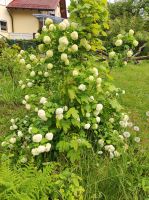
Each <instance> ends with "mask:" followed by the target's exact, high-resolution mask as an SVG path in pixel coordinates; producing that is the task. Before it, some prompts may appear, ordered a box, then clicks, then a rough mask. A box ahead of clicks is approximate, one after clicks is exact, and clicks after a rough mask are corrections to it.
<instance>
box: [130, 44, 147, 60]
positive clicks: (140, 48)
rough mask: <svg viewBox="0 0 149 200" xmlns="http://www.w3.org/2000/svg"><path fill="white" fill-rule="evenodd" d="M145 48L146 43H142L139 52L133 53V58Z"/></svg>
mask: <svg viewBox="0 0 149 200" xmlns="http://www.w3.org/2000/svg"><path fill="white" fill-rule="evenodd" d="M145 46H146V43H144V44H143V45H142V46H141V47H140V48H139V50H138V51H137V53H135V54H134V55H133V57H136V56H138V55H139V54H140V53H141V51H142V49H143V48H144V47H145Z"/></svg>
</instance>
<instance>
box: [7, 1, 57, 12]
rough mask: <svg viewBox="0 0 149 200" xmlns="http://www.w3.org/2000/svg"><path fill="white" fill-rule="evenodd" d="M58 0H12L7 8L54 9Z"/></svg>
mask: <svg viewBox="0 0 149 200" xmlns="http://www.w3.org/2000/svg"><path fill="white" fill-rule="evenodd" d="M59 1H60V0H13V1H12V2H10V3H9V4H8V5H7V8H22V9H33V10H55V9H56V7H57V5H58V3H59Z"/></svg>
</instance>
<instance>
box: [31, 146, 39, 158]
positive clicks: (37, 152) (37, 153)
mask: <svg viewBox="0 0 149 200" xmlns="http://www.w3.org/2000/svg"><path fill="white" fill-rule="evenodd" d="M31 153H32V155H33V156H38V155H39V151H38V148H34V149H32V150H31Z"/></svg>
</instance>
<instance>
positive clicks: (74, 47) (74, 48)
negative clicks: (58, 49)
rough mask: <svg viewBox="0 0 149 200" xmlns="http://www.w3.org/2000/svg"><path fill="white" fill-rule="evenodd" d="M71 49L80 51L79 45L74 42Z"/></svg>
mask: <svg viewBox="0 0 149 200" xmlns="http://www.w3.org/2000/svg"><path fill="white" fill-rule="evenodd" d="M71 51H72V52H76V51H78V45H76V44H73V45H72V47H71Z"/></svg>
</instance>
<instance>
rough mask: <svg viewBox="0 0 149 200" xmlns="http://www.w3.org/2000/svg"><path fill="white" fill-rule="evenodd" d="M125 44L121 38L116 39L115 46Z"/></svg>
mask: <svg viewBox="0 0 149 200" xmlns="http://www.w3.org/2000/svg"><path fill="white" fill-rule="evenodd" d="M122 44H123V41H122V40H121V39H118V40H116V42H115V46H117V47H119V46H121V45H122Z"/></svg>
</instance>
